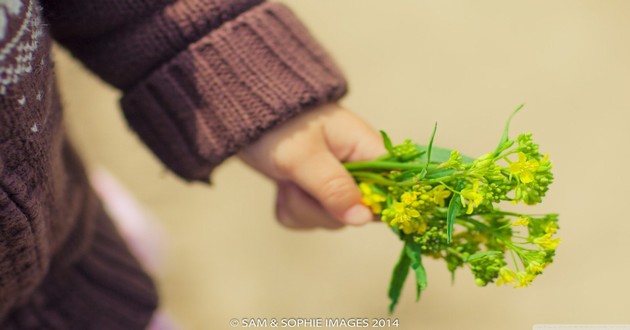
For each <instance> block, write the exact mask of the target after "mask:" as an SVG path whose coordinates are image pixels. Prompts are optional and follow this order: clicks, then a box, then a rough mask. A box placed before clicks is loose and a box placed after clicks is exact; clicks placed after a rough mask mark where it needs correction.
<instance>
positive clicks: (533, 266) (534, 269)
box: [527, 261, 546, 274]
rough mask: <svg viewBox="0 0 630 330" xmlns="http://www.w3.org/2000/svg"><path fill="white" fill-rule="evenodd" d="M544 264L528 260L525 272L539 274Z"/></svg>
mask: <svg viewBox="0 0 630 330" xmlns="http://www.w3.org/2000/svg"><path fill="white" fill-rule="evenodd" d="M545 266H546V265H544V264H541V263H540V262H538V261H530V263H529V265H527V272H528V273H530V274H540V273H542V271H543V268H545Z"/></svg>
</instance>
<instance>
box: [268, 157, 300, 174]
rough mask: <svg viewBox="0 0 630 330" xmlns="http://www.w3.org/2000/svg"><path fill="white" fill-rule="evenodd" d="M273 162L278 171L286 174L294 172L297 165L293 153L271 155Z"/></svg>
mask: <svg viewBox="0 0 630 330" xmlns="http://www.w3.org/2000/svg"><path fill="white" fill-rule="evenodd" d="M271 162H272V164H273V167H274V169H275V170H276V171H278V172H279V173H282V174H286V175H290V174H292V173H293V172H294V171H295V169H296V167H297V165H296V164H297V160H296V157H295V156H294V155H291V154H289V155H287V154H284V153H281V154H274V155H272V156H271Z"/></svg>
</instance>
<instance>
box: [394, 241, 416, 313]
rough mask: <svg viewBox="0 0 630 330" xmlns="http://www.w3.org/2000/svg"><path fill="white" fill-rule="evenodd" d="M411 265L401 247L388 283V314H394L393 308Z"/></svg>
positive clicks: (404, 250)
mask: <svg viewBox="0 0 630 330" xmlns="http://www.w3.org/2000/svg"><path fill="white" fill-rule="evenodd" d="M410 265H411V259H410V258H409V255H407V251H406V249H405V247H404V246H403V249H402V253H401V254H400V258H399V259H398V262H397V263H396V266H394V271H393V272H392V279H391V281H390V282H389V299H390V301H391V302H390V304H389V313H390V314H391V313H393V312H394V308H395V307H396V304H397V303H398V298H400V293H401V291H402V288H403V285H404V284H405V280H406V279H407V274H409V266H410Z"/></svg>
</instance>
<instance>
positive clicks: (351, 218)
mask: <svg viewBox="0 0 630 330" xmlns="http://www.w3.org/2000/svg"><path fill="white" fill-rule="evenodd" d="M343 220H344V221H345V222H346V223H347V224H349V225H364V224H366V223H368V222H370V221H372V212H370V210H369V209H368V208H367V207H366V206H365V205H363V204H357V205H355V206H353V207H351V208H350V209H349V210H348V211H346V213H345V214H344V215H343Z"/></svg>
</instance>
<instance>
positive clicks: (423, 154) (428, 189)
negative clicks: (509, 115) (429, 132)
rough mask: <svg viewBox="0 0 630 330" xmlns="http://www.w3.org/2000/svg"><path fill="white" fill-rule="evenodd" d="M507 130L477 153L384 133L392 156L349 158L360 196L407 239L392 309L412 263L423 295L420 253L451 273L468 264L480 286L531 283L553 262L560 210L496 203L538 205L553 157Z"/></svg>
mask: <svg viewBox="0 0 630 330" xmlns="http://www.w3.org/2000/svg"><path fill="white" fill-rule="evenodd" d="M519 109H520V108H519ZM519 109H517V111H518V110H519ZM508 128H509V121H508V124H507V125H506V128H505V131H504V134H503V137H502V138H501V141H500V143H499V145H498V147H497V148H496V149H495V150H494V151H493V152H490V153H487V154H485V155H483V156H481V157H478V158H476V159H472V158H470V157H467V156H464V155H461V154H460V153H459V152H458V151H456V150H448V149H443V148H438V147H435V146H433V145H432V141H433V136H432V137H431V142H430V143H429V145H428V146H421V145H416V144H412V143H411V142H410V140H406V141H405V142H404V143H403V144H400V145H393V144H392V143H391V141H390V139H389V138H388V137H387V135H386V134H385V133H382V134H383V140H384V144H385V147H386V148H387V150H388V154H387V155H385V156H383V157H381V158H379V159H377V160H375V161H368V162H355V163H346V164H345V166H346V168H347V169H348V170H349V171H350V173H351V174H352V175H353V176H354V177H355V179H356V180H357V182H358V184H359V187H360V189H361V191H362V193H363V196H364V198H363V202H364V203H365V204H366V205H368V206H369V207H370V208H371V210H372V212H373V213H374V214H376V215H378V216H380V218H381V220H382V221H383V222H385V223H387V225H388V226H389V227H391V229H392V230H393V231H394V232H395V233H396V234H397V235H398V236H399V237H400V239H401V240H402V241H403V242H404V247H403V252H402V254H401V257H400V259H399V261H398V263H397V265H396V267H395V268H394V273H393V277H392V282H391V284H390V292H389V295H390V298H391V301H392V303H391V305H390V310H393V308H394V306H395V305H396V303H397V301H398V297H399V295H400V291H401V289H402V282H404V278H405V277H406V276H407V273H408V272H409V270H410V269H411V270H414V272H415V273H416V284H417V289H418V291H417V292H418V297H419V295H420V291H421V290H423V289H424V288H425V287H426V272H425V271H424V267H423V266H422V256H423V255H424V256H429V257H432V258H438V259H444V260H445V262H446V265H447V268H448V269H449V271H451V273H452V274H453V276H454V273H455V270H456V269H458V268H461V267H466V266H467V267H468V268H469V269H470V270H471V272H472V274H473V275H474V277H475V283H477V284H478V285H480V286H485V285H487V284H488V283H496V284H497V285H502V284H512V285H513V286H514V287H526V286H528V285H529V284H530V283H531V282H532V280H534V279H535V278H536V276H538V275H540V274H541V273H542V272H543V270H544V268H545V267H546V266H547V265H549V264H550V263H551V262H552V260H553V256H554V254H555V250H556V247H557V246H558V243H559V242H560V239H559V238H556V237H555V235H556V233H557V230H558V217H557V215H556V214H547V215H542V216H538V215H529V214H522V213H518V212H510V211H504V210H502V209H500V208H499V207H498V206H499V204H501V203H504V202H509V203H508V204H510V203H512V204H518V203H522V204H525V205H535V204H538V203H540V202H541V201H542V199H543V197H544V196H545V194H546V192H547V190H548V188H549V185H550V184H551V183H552V182H553V174H552V173H551V168H552V166H551V162H550V161H549V157H548V155H543V154H541V153H540V152H539V146H538V145H537V144H536V143H534V141H533V140H532V135H531V134H521V135H519V136H517V137H516V139H510V138H509V137H508ZM433 134H434V135H435V131H434V133H433Z"/></svg>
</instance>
